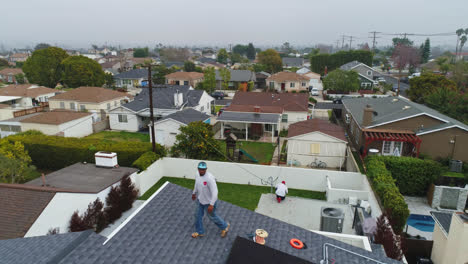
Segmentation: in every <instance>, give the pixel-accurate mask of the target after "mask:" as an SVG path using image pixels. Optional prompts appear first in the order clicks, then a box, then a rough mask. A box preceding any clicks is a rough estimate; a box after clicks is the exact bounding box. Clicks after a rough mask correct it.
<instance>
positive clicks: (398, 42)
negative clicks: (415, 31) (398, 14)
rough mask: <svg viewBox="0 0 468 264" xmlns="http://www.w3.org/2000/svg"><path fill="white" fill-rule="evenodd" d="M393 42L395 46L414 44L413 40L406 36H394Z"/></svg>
mask: <svg viewBox="0 0 468 264" xmlns="http://www.w3.org/2000/svg"><path fill="white" fill-rule="evenodd" d="M392 42H393V47H395V48H396V47H397V46H400V45H403V46H413V43H414V42H413V41H411V40H409V39H408V38H406V37H404V38H393V39H392Z"/></svg>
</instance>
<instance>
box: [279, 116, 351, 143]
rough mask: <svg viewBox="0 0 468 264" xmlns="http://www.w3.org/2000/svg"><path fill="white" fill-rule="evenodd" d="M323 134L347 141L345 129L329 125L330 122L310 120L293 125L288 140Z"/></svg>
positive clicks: (290, 127)
mask: <svg viewBox="0 0 468 264" xmlns="http://www.w3.org/2000/svg"><path fill="white" fill-rule="evenodd" d="M315 131H318V132H322V133H324V134H326V135H329V136H331V137H335V138H337V139H341V140H343V141H346V136H345V131H344V129H343V127H341V126H339V125H335V124H332V123H329V122H328V120H321V119H316V118H315V119H308V120H304V121H301V122H297V123H294V124H291V125H290V126H289V129H288V138H291V137H295V136H299V135H304V134H308V133H311V132H315Z"/></svg>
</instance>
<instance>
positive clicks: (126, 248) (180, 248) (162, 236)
mask: <svg viewBox="0 0 468 264" xmlns="http://www.w3.org/2000/svg"><path fill="white" fill-rule="evenodd" d="M191 193H192V192H191V190H189V189H186V188H183V187H180V186H177V185H174V184H168V185H167V186H166V187H164V188H163V189H162V190H161V191H160V192H159V194H157V196H156V197H154V199H152V200H150V201H149V202H148V203H147V204H146V206H145V207H144V208H143V209H142V210H141V211H140V212H139V213H138V214H137V215H136V216H135V217H134V218H133V219H131V220H130V221H129V222H128V223H127V224H126V225H125V226H123V227H122V228H121V229H120V231H119V232H118V233H116V234H115V236H114V237H112V238H111V239H110V240H109V241H108V242H107V243H106V244H105V245H104V246H100V247H98V248H97V249H96V246H95V244H84V243H82V244H81V245H80V246H79V250H75V251H73V252H72V253H71V254H69V255H68V256H67V257H66V258H65V259H63V260H62V262H61V263H146V262H157V263H208V264H209V263H225V262H226V260H227V258H228V256H229V252H230V249H231V247H232V244H233V242H234V240H235V239H236V237H237V236H240V237H247V235H246V234H250V233H253V232H254V230H255V229H257V228H263V229H265V230H267V231H268V233H269V236H268V238H267V244H266V245H267V246H269V247H271V248H274V249H277V250H280V251H282V252H285V253H287V254H290V255H293V256H296V257H299V258H303V259H306V260H309V261H312V262H315V263H318V262H319V261H320V260H321V258H322V247H323V244H324V243H331V244H334V245H336V246H339V247H342V248H344V249H347V250H351V251H353V252H356V253H358V254H361V255H364V256H368V257H371V258H375V259H378V260H380V261H383V262H385V263H399V262H397V261H394V260H391V259H389V258H385V257H381V256H380V254H374V253H372V252H369V251H366V250H364V249H361V248H356V247H353V246H350V245H348V244H345V243H342V242H340V241H337V240H334V239H331V238H328V237H325V236H322V235H319V234H317V233H314V232H310V231H308V230H305V229H302V228H300V227H297V226H293V225H290V224H287V223H285V222H282V221H279V220H276V219H273V218H270V217H267V216H264V215H261V214H258V213H255V212H253V211H250V210H247V209H244V208H241V207H238V206H235V205H232V204H230V203H227V202H223V201H219V205H218V212H219V214H220V216H222V217H224V218H225V219H226V221H228V222H230V223H231V228H230V231H229V234H228V236H227V237H226V238H221V237H220V235H219V230H218V229H217V227H216V226H215V225H214V224H213V223H211V222H209V220H208V218H207V217H205V218H204V225H205V228H206V236H205V237H204V238H201V239H192V238H191V237H190V234H191V233H192V232H193V231H194V227H193V217H194V216H193V214H194V211H195V210H194V209H195V203H194V202H192V201H191V200H190V196H191ZM291 238H298V239H300V240H302V241H304V242H306V243H307V249H304V250H296V249H294V248H292V247H291V246H290V245H289V240H290V239H291ZM328 252H329V257H330V258H334V259H335V260H336V262H337V263H350V264H354V263H363V262H364V259H363V258H360V257H357V256H356V255H353V254H350V253H346V252H345V251H342V250H337V249H335V248H332V247H329V248H328Z"/></svg>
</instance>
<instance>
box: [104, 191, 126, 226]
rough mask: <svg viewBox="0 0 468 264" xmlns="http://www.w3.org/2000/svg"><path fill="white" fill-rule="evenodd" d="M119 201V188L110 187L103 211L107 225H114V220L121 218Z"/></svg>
mask: <svg viewBox="0 0 468 264" xmlns="http://www.w3.org/2000/svg"><path fill="white" fill-rule="evenodd" d="M120 201H121V198H120V188H119V186H112V187H111V189H110V191H109V194H108V195H107V197H106V204H107V206H106V208H105V209H104V212H105V213H106V215H107V220H108V222H109V224H112V223H114V222H115V220H117V219H119V218H120V217H121V216H122V209H121V206H120Z"/></svg>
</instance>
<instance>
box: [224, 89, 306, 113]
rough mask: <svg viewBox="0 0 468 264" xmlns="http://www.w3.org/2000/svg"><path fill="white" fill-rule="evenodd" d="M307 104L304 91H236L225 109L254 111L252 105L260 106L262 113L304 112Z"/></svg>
mask: <svg viewBox="0 0 468 264" xmlns="http://www.w3.org/2000/svg"><path fill="white" fill-rule="evenodd" d="M308 105H309V96H308V94H306V93H281V94H278V93H256V92H237V93H236V95H235V96H234V98H233V99H232V103H231V105H230V106H229V107H228V108H227V109H226V111H233V112H254V110H253V109H254V107H255V106H260V112H262V113H282V112H283V111H292V112H304V111H308Z"/></svg>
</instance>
